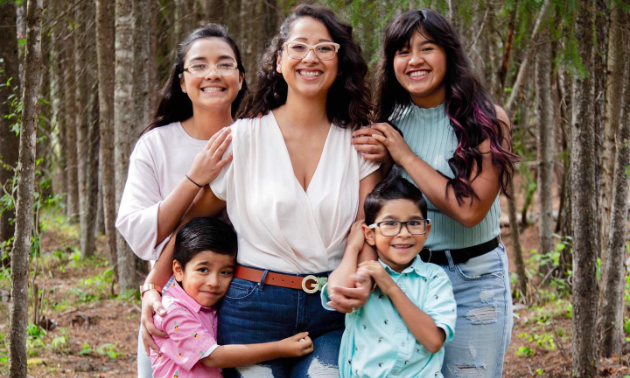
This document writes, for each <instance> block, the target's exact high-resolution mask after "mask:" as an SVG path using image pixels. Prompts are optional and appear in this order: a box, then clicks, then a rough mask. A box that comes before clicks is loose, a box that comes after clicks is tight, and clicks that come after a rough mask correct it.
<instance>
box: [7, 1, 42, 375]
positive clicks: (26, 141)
mask: <svg viewBox="0 0 630 378" xmlns="http://www.w3.org/2000/svg"><path fill="white" fill-rule="evenodd" d="M26 13H27V16H26V23H27V31H26V56H25V59H24V86H23V87H24V91H23V92H22V104H23V107H22V126H21V129H20V157H19V167H18V177H19V178H18V199H17V219H16V224H15V243H14V245H13V251H12V252H11V255H12V261H11V310H10V322H9V323H10V336H9V376H10V377H12V378H26V372H27V367H26V326H27V324H28V258H29V254H30V250H31V235H32V232H33V193H34V189H35V140H36V136H37V111H38V108H37V102H38V99H39V89H40V86H41V75H42V67H41V65H42V50H41V47H42V46H41V27H42V25H41V22H42V0H37V1H32V0H28V5H27V12H26Z"/></svg>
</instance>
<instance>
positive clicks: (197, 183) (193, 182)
mask: <svg viewBox="0 0 630 378" xmlns="http://www.w3.org/2000/svg"><path fill="white" fill-rule="evenodd" d="M184 176H185V177H186V179H187V180H188V181H189V182H190V183H191V184H193V185H195V186H196V187H197V189H201V188H203V185H202V183H200V182H199V179H194V178H191V176H190V174H186V175H184Z"/></svg>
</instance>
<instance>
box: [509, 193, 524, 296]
mask: <svg viewBox="0 0 630 378" xmlns="http://www.w3.org/2000/svg"><path fill="white" fill-rule="evenodd" d="M509 190H510V193H511V195H512V197H514V182H513V181H510V188H509ZM507 201H508V214H509V217H510V241H511V242H512V250H513V251H514V263H515V265H516V274H517V276H518V282H517V284H518V290H519V292H520V295H521V296H522V297H526V296H527V275H526V274H525V262H524V261H523V249H522V248H521V242H520V232H519V229H518V219H517V216H516V203H515V198H512V199H509V198H508V200H507Z"/></svg>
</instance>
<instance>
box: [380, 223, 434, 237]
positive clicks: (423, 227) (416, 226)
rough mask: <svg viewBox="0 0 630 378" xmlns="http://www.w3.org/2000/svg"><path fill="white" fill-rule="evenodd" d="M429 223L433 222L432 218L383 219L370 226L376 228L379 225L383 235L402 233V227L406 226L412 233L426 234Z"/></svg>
mask: <svg viewBox="0 0 630 378" xmlns="http://www.w3.org/2000/svg"><path fill="white" fill-rule="evenodd" d="M429 224H431V220H430V219H414V220H410V221H407V222H399V221H382V222H377V223H373V224H371V225H369V226H368V228H370V229H375V228H377V227H378V229H379V230H381V234H383V236H396V235H398V234H400V231H402V227H403V226H406V227H407V231H409V233H410V234H411V235H424V234H426V233H427V229H428V228H429Z"/></svg>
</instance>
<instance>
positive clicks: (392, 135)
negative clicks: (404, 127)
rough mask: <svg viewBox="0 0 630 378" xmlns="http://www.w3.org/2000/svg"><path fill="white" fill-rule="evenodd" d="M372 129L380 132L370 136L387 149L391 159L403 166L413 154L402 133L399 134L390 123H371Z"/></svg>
mask: <svg viewBox="0 0 630 378" xmlns="http://www.w3.org/2000/svg"><path fill="white" fill-rule="evenodd" d="M372 129H374V130H378V131H380V134H377V133H374V134H372V138H374V139H376V140H377V141H378V142H381V143H383V145H384V146H385V147H387V151H389V154H390V155H391V157H392V159H394V161H395V162H396V163H397V164H398V165H400V166H402V167H403V168H404V167H405V164H406V162H407V161H409V159H410V158H413V157H414V156H415V154H414V153H413V151H411V148H409V145H408V144H407V142H405V139H404V138H403V137H402V135H400V133H399V132H398V131H396V129H394V128H393V127H392V126H391V125H390V124H388V123H376V124H374V125H372ZM381 134H382V135H381Z"/></svg>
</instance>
